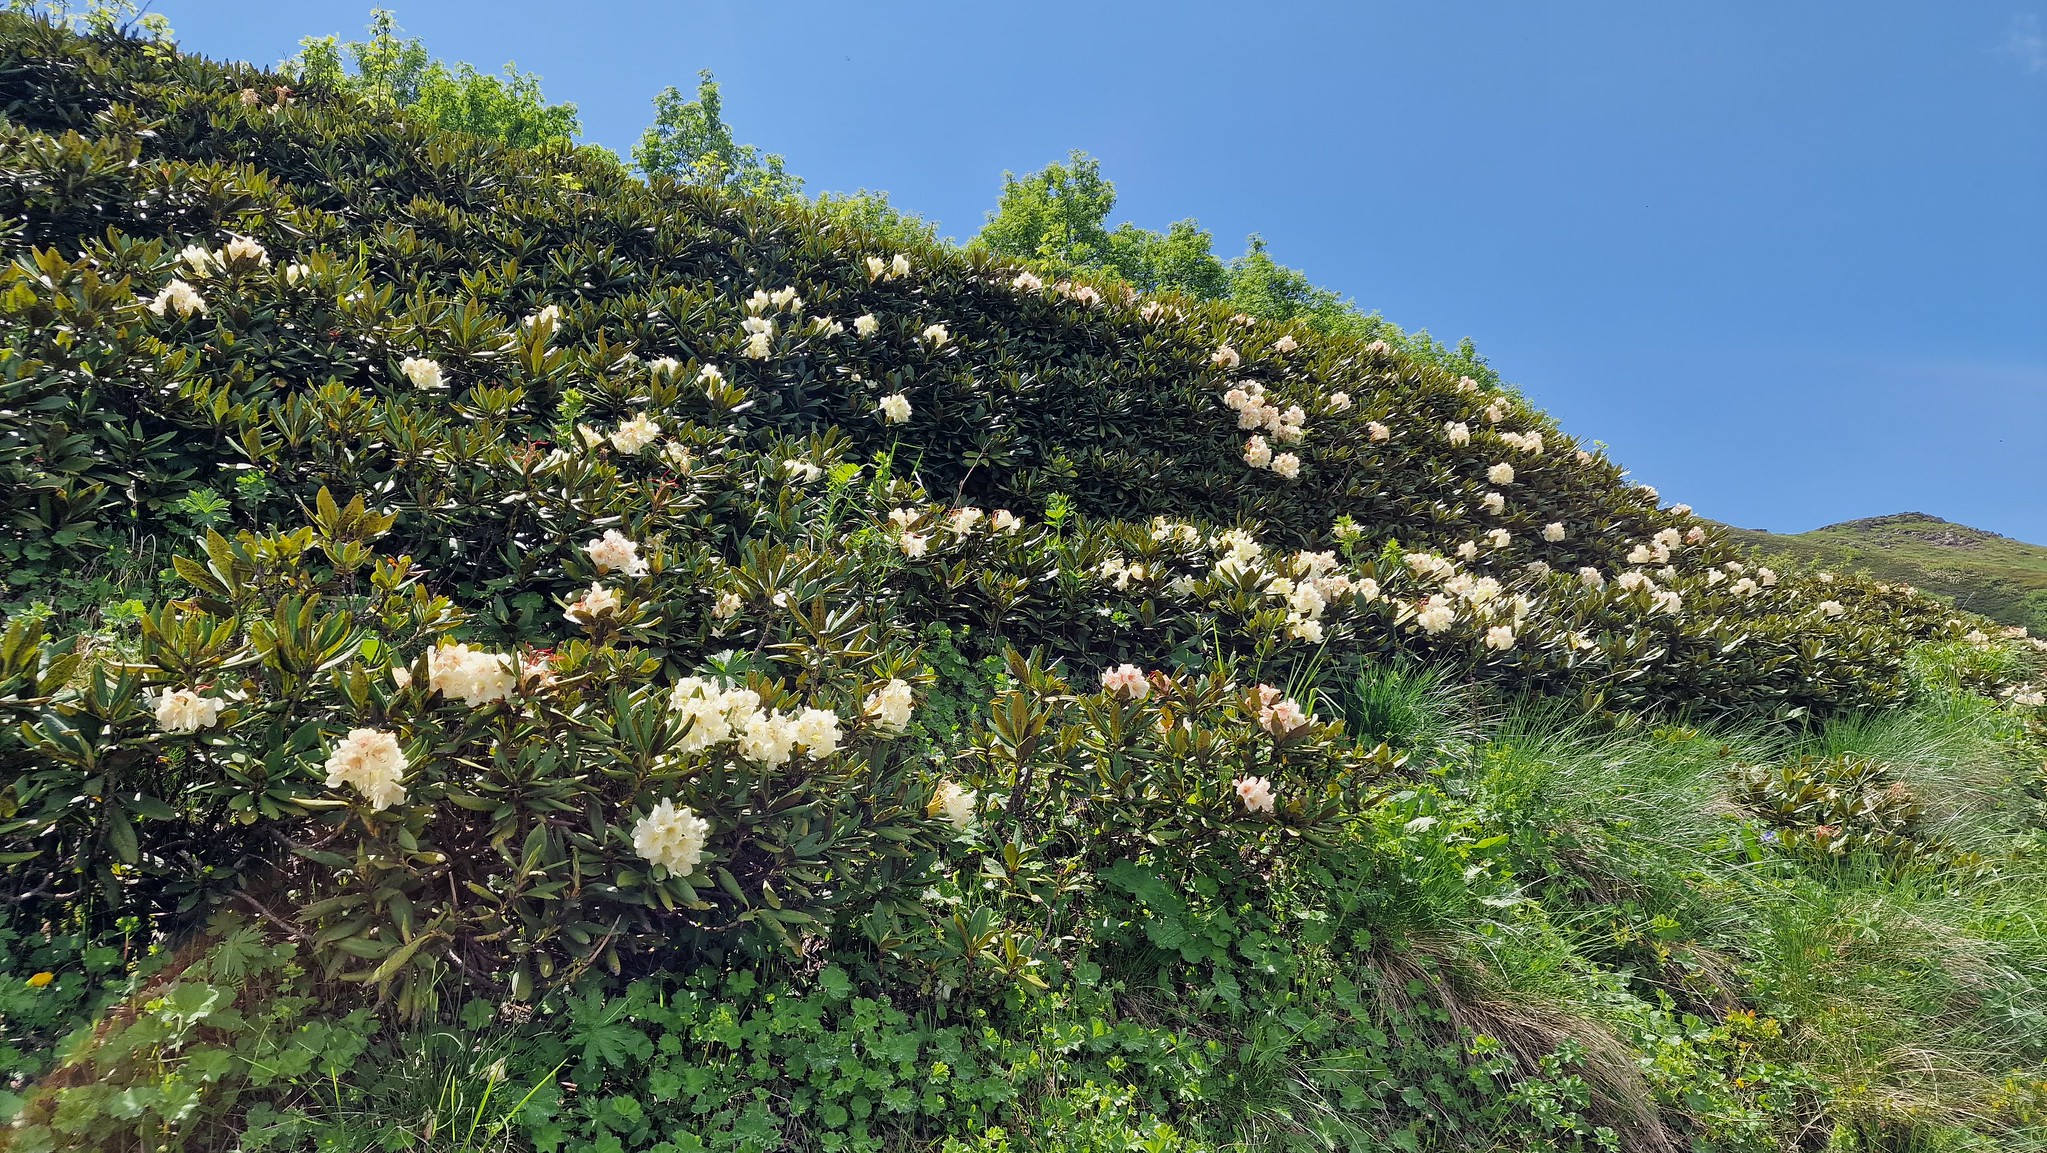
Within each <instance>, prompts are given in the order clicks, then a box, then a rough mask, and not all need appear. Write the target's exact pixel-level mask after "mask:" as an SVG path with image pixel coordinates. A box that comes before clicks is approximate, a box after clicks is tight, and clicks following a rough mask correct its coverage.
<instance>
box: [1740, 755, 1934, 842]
mask: <svg viewBox="0 0 2047 1153" xmlns="http://www.w3.org/2000/svg"><path fill="white" fill-rule="evenodd" d="M1734 799H1735V803H1736V804H1739V805H1741V806H1742V807H1743V808H1745V809H1747V810H1748V811H1749V812H1751V813H1753V814H1754V815H1755V816H1756V817H1757V818H1758V819H1759V820H1761V821H1763V822H1764V823H1765V824H1766V825H1768V826H1769V828H1768V830H1767V831H1766V832H1765V833H1764V834H1763V836H1764V839H1765V840H1767V841H1768V842H1769V843H1771V844H1773V845H1777V846H1779V847H1781V848H1782V849H1783V850H1784V851H1785V852H1788V853H1791V854H1793V855H1796V856H1804V857H1810V858H1816V859H1818V860H1826V859H1827V858H1828V857H1830V856H1832V857H1841V856H1848V855H1852V854H1855V853H1864V852H1867V853H1874V854H1876V855H1878V856H1881V857H1885V858H1889V859H1892V860H1898V859H1904V860H1910V859H1913V858H1916V857H1920V856H1928V857H1942V856H1945V855H1948V853H1947V850H1948V846H1946V845H1943V844H1940V843H1939V842H1937V841H1930V840H1929V839H1928V838H1927V836H1926V835H1925V833H1924V831H1923V829H1922V828H1921V817H1920V805H1919V801H1918V799H1917V798H1915V797H1914V796H1913V795H1912V790H1911V789H1910V788H1909V787H1908V786H1907V785H1905V783H1904V782H1902V781H1899V780H1896V779H1894V778H1893V777H1892V776H1891V774H1890V773H1889V771H1888V770H1887V768H1886V767H1885V766H1884V765H1882V764H1880V763H1878V762H1875V761H1871V760H1867V759H1863V758H1856V757H1805V758H1802V759H1800V760H1797V761H1794V762H1792V763H1790V764H1786V765H1780V766H1776V767H1774V768H1773V767H1769V766H1749V767H1744V768H1738V769H1736V770H1735V789H1734Z"/></svg>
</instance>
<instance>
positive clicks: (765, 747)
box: [668, 677, 843, 769]
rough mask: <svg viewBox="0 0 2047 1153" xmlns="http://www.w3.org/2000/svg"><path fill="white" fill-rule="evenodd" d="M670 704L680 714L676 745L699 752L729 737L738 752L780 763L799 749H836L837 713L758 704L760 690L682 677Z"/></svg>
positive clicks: (809, 752) (824, 753)
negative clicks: (680, 729) (791, 710)
mask: <svg viewBox="0 0 2047 1153" xmlns="http://www.w3.org/2000/svg"><path fill="white" fill-rule="evenodd" d="M668 706H669V707H670V708H671V709H674V710H675V711H676V712H678V713H680V714H682V718H683V720H684V722H685V724H684V728H683V733H682V736H681V737H680V738H678V739H677V741H676V746H675V748H676V751H677V752H679V753H683V754H690V753H700V752H704V751H706V750H709V749H713V748H716V747H718V746H720V745H723V744H726V743H727V742H731V743H732V744H733V746H734V747H735V748H736V749H737V751H738V753H739V755H740V756H742V757H745V758H746V759H747V760H750V761H753V762H755V763H757V764H760V765H764V766H766V767H767V768H771V769H774V768H780V767H781V766H783V765H786V764H788V763H789V761H790V760H791V759H792V758H793V757H794V756H795V754H796V753H798V752H801V753H803V754H804V755H806V756H809V757H811V758H813V759H820V760H821V759H823V758H825V757H829V756H831V755H832V754H833V753H836V752H838V751H839V742H840V741H841V740H842V739H843V734H841V733H840V731H839V714H837V713H835V712H833V711H831V710H830V709H818V708H804V709H799V710H797V711H796V712H794V713H785V712H782V711H781V710H779V709H764V708H762V707H761V697H760V694H759V693H757V692H754V691H753V690H752V689H747V688H738V687H732V686H728V685H726V684H724V683H722V682H719V681H710V680H705V679H704V678H702V677H684V678H683V679H681V680H679V681H677V682H676V683H675V687H674V688H673V689H672V690H670V692H669V697H668Z"/></svg>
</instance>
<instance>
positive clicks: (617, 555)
mask: <svg viewBox="0 0 2047 1153" xmlns="http://www.w3.org/2000/svg"><path fill="white" fill-rule="evenodd" d="M583 551H584V552H586V553H589V554H590V563H591V564H594V565H596V566H597V571H598V572H601V573H606V572H616V573H624V574H625V575H626V576H629V577H637V576H646V575H647V572H648V567H647V561H646V559H645V558H643V557H642V556H640V546H639V543H638V542H637V541H634V540H631V539H630V538H628V537H627V536H626V535H625V534H624V533H622V532H620V531H618V530H617V529H615V528H608V529H605V530H604V535H603V536H601V537H598V538H597V539H596V540H593V541H591V542H590V543H589V544H586V545H584V546H583Z"/></svg>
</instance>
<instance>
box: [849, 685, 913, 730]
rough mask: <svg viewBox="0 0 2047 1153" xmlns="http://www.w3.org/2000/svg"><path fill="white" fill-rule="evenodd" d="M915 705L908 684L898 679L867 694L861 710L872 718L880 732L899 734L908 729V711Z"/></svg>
mask: <svg viewBox="0 0 2047 1153" xmlns="http://www.w3.org/2000/svg"><path fill="white" fill-rule="evenodd" d="M915 704H916V700H915V698H914V697H913V696H912V695H911V691H910V683H909V682H908V681H905V680H902V679H900V678H898V679H896V680H892V681H890V682H889V683H887V684H885V685H883V686H881V687H880V688H878V689H876V690H874V691H873V692H871V693H869V694H867V700H866V702H865V704H864V705H863V706H862V709H863V711H864V712H865V713H866V715H867V716H870V717H873V718H874V722H875V726H876V727H877V728H878V729H879V730H880V731H882V732H884V733H901V732H903V731H905V730H907V729H908V728H909V727H910V710H911V708H912V707H913V706H914V705H915Z"/></svg>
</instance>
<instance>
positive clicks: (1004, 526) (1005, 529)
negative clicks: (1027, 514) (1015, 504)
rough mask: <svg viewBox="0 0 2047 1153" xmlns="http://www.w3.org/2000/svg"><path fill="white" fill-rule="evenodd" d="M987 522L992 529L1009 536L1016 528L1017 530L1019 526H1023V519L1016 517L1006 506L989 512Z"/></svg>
mask: <svg viewBox="0 0 2047 1153" xmlns="http://www.w3.org/2000/svg"><path fill="white" fill-rule="evenodd" d="M988 523H989V526H990V527H991V528H993V529H994V531H996V532H999V533H1001V534H1003V535H1004V536H1009V535H1011V534H1013V533H1015V532H1016V530H1018V529H1019V528H1022V527H1023V521H1022V520H1020V519H1018V518H1017V515H1016V514H1015V513H1013V512H1011V511H1009V510H1008V509H1006V508H998V509H996V510H995V511H994V512H993V513H991V514H990V515H989V517H988Z"/></svg>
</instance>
